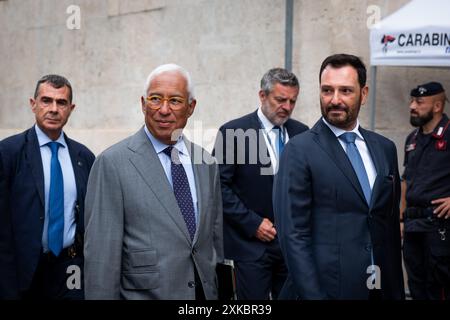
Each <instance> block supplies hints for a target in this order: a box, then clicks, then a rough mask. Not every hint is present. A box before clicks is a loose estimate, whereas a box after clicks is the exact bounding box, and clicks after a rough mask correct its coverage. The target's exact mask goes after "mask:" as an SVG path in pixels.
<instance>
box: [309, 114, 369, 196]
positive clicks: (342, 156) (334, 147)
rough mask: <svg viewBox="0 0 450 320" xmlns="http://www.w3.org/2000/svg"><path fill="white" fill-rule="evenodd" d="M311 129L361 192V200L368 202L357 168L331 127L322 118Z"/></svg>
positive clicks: (331, 157)
mask: <svg viewBox="0 0 450 320" xmlns="http://www.w3.org/2000/svg"><path fill="white" fill-rule="evenodd" d="M311 131H312V132H314V133H316V135H315V137H314V140H315V141H316V142H317V143H318V144H319V145H320V146H321V147H322V149H323V150H324V151H325V152H326V153H327V154H328V155H329V157H330V159H331V160H332V161H333V162H334V163H335V164H336V166H337V167H338V168H339V170H341V171H342V173H343V174H344V176H345V178H346V179H347V180H348V181H349V182H350V184H351V185H352V186H353V188H354V189H355V191H356V192H357V193H358V194H359V196H360V198H361V200H363V201H364V203H365V204H367V201H366V198H365V197H364V193H363V191H362V188H361V185H360V184H359V180H358V177H357V176H356V173H355V170H354V169H353V166H352V164H351V162H350V160H349V159H348V157H347V154H346V153H345V151H344V149H342V146H341V145H340V143H339V141H338V140H337V138H336V136H335V135H334V134H333V132H332V131H331V130H330V128H328V127H327V125H326V124H325V123H324V122H323V120H322V119H320V120H319V121H317V123H316V124H315V125H314V127H313V128H312V129H311Z"/></svg>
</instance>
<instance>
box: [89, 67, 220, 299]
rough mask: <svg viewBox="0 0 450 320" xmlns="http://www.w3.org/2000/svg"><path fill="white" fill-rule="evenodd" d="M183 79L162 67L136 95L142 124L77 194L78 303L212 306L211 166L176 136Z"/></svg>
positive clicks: (214, 177) (215, 208) (186, 105)
mask: <svg viewBox="0 0 450 320" xmlns="http://www.w3.org/2000/svg"><path fill="white" fill-rule="evenodd" d="M193 89H194V88H193V83H192V80H191V77H190V75H189V73H188V72H187V71H186V70H185V69H183V68H182V67H180V66H178V65H174V64H168V65H161V66H159V67H157V68H156V69H155V70H153V71H152V72H151V73H150V75H149V76H148V78H147V82H146V86H145V95H144V97H141V104H142V112H143V114H144V120H145V125H144V126H143V128H141V129H140V130H139V131H138V132H137V133H136V134H134V135H133V136H131V137H129V138H127V139H125V140H124V141H122V142H119V143H118V144H116V145H114V146H112V147H111V148H109V149H108V150H106V151H105V152H103V153H102V154H101V155H100V156H99V157H98V159H97V161H96V162H95V163H94V166H93V168H92V173H91V176H90V178H89V183H88V190H87V197H86V242H85V254H86V263H85V269H86V274H85V280H86V281H85V283H86V298H87V299H179V300H192V299H197V300H204V299H217V298H218V288H217V284H216V273H215V270H216V264H217V262H220V261H221V260H222V256H223V253H222V251H223V249H222V203H221V194H220V183H219V173H218V169H217V165H216V164H215V162H214V159H213V158H212V157H211V156H210V155H209V154H208V153H207V152H206V151H205V150H203V149H202V148H200V147H199V146H197V145H195V144H193V143H191V142H190V141H189V140H187V139H186V137H185V136H184V135H183V134H182V130H183V128H184V127H185V126H186V123H187V120H188V118H189V117H190V116H191V115H192V114H193V112H194V109H195V106H196V100H195V98H194V91H193Z"/></svg>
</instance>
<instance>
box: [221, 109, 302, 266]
mask: <svg viewBox="0 0 450 320" xmlns="http://www.w3.org/2000/svg"><path fill="white" fill-rule="evenodd" d="M284 126H285V127H286V130H287V132H288V134H289V139H292V138H293V137H294V136H295V135H297V134H299V133H301V132H304V131H306V130H308V127H307V126H306V125H304V124H302V123H301V122H299V121H296V120H293V119H289V120H288V121H287V122H286V123H285V124H284ZM227 129H231V130H237V129H242V130H243V131H247V130H249V129H250V130H251V131H248V132H253V133H256V143H255V141H253V143H252V145H251V144H250V140H249V139H247V140H246V141H245V145H244V146H243V149H242V148H241V149H240V150H237V149H238V148H239V144H237V143H236V142H237V139H236V138H234V141H232V142H230V141H228V143H227V141H226V137H227V133H226V130H227ZM259 129H261V124H260V122H259V118H258V115H257V112H256V111H255V112H252V113H250V114H248V115H245V116H243V117H241V118H238V119H235V120H232V121H230V122H228V123H226V124H224V125H223V126H222V127H221V128H220V129H219V130H220V131H219V135H218V138H217V139H216V147H215V148H214V151H213V154H214V156H216V157H217V159H218V162H219V170H220V180H221V187H222V202H223V215H224V253H225V258H227V259H234V260H238V261H253V260H256V259H258V258H259V257H261V256H262V255H263V253H264V251H265V248H266V247H267V246H268V245H273V243H276V242H274V241H272V242H269V243H265V242H262V241H260V240H258V239H257V238H256V237H255V234H256V230H257V229H258V227H259V225H260V224H261V222H262V220H263V218H268V219H269V220H271V221H273V206H272V187H273V174H268V175H267V174H266V175H262V174H261V169H263V171H264V170H266V172H269V171H271V170H270V167H271V163H270V157H269V153H268V150H267V145H266V143H265V140H264V136H263V135H262V134H260V130H259ZM253 130H254V131H253ZM219 138H222V139H223V140H222V141H219ZM233 146H234V147H233ZM219 150H220V151H222V154H219ZM239 152H242V153H243V155H245V159H240V160H245V161H241V162H244V163H243V164H242V163H238V162H239V159H237V153H239ZM254 152H256V154H250V153H254ZM229 153H230V154H231V153H232V156H230V155H229ZM256 155H257V157H256V158H255V157H254V156H256ZM261 156H263V157H264V159H262V157H261ZM227 157H228V158H230V159H232V160H233V161H232V163H229V162H228V161H226V160H227ZM252 158H253V159H252ZM252 160H253V161H252ZM266 160H268V161H266ZM227 162H228V163H227Z"/></svg>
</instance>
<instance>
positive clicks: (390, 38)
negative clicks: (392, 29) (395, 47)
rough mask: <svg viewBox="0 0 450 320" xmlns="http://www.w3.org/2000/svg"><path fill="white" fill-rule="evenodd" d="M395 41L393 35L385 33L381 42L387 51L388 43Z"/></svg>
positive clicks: (384, 50)
mask: <svg viewBox="0 0 450 320" xmlns="http://www.w3.org/2000/svg"><path fill="white" fill-rule="evenodd" d="M394 41H395V37H393V36H391V35H383V38H382V39H381V43H382V44H383V52H384V53H386V52H387V50H388V47H387V46H388V44H389V43H391V42H394Z"/></svg>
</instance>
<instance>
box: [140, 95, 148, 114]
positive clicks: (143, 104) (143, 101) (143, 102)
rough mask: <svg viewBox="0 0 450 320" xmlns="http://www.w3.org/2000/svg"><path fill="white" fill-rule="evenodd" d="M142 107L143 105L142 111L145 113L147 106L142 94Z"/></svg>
mask: <svg viewBox="0 0 450 320" xmlns="http://www.w3.org/2000/svg"><path fill="white" fill-rule="evenodd" d="M141 107H142V113H143V114H145V112H146V110H147V108H146V107H145V99H144V97H142V96H141Z"/></svg>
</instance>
